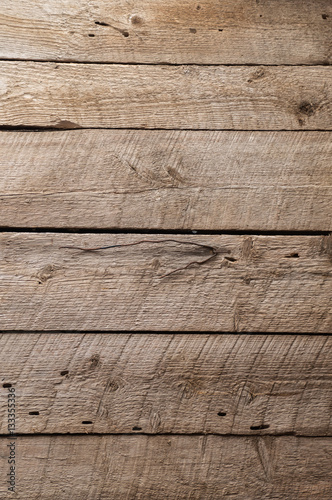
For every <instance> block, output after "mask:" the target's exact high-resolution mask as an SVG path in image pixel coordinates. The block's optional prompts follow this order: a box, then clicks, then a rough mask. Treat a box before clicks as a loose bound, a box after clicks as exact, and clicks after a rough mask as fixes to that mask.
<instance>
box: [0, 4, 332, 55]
mask: <svg viewBox="0 0 332 500" xmlns="http://www.w3.org/2000/svg"><path fill="white" fill-rule="evenodd" d="M331 19H332V8H331V2H330V1H329V0H306V1H303V0H292V1H291V2H289V1H287V0H278V1H277V2H275V1H274V0H267V1H266V0H264V1H263V2H258V1H256V0H225V1H223V2H220V1H218V0H199V1H196V2H193V1H190V0H181V2H179V1H178V0H169V1H167V2H164V1H163V0H138V1H135V2H125V1H124V0H117V1H112V3H111V4H110V3H109V2H108V1H107V0H62V1H61V2H45V0H34V1H33V2H22V1H20V0H2V2H1V15H0V26H1V30H0V47H1V49H0V57H2V58H9V59H10V58H19V59H37V60H59V61H66V60H67V61H68V60H71V61H85V62H94V61H95V62H98V61H99V62H120V63H126V62H137V63H161V62H168V63H176V64H177V63H181V64H182V63H200V64H250V63H251V64H329V63H331V37H332V30H331Z"/></svg>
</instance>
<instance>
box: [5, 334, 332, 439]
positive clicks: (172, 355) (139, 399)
mask: <svg viewBox="0 0 332 500" xmlns="http://www.w3.org/2000/svg"><path fill="white" fill-rule="evenodd" d="M331 347H332V338H331V337H321V336H316V337H309V336H299V335H298V336H290V335H282V336H277V335H275V336H265V335H260V336H258V335H237V336H235V335H211V334H203V333H201V334H179V333H178V334H176V335H170V334H143V333H138V334H128V333H123V334H115V333H114V334H106V333H104V334H85V335H84V334H79V333H75V334H64V333H62V334H51V333H46V334H40V335H38V334H33V333H31V334H14V333H12V334H3V335H2V336H1V337H0V367H1V372H0V374H1V380H2V384H5V385H6V387H7V385H8V384H12V386H13V387H14V388H15V391H16V400H17V404H16V431H17V432H19V433H24V434H29V433H48V434H51V433H57V434H59V433H68V432H71V433H85V432H93V433H131V432H137V430H138V431H141V432H144V433H152V434H155V433H177V434H186V433H189V434H190V433H214V434H248V435H252V434H282V433H294V434H298V435H313V436H318V435H321V436H324V435H331V434H332V427H331V421H330V420H331V419H330V407H331V403H332V384H331V378H332V356H331V354H332V352H331V351H332V349H331ZM6 387H5V388H1V393H2V394H3V395H4V397H6V394H7V392H8V389H7V388H6ZM6 411H7V407H6V406H4V405H3V406H1V407H0V423H1V426H0V433H2V434H6V433H7V415H6ZM83 422H88V423H83ZM89 422H90V423H89ZM135 429H136V431H135Z"/></svg>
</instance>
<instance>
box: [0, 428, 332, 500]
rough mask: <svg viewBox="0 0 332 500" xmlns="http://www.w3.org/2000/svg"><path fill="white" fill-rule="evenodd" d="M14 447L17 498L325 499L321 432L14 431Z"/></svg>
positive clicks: (326, 450)
mask: <svg viewBox="0 0 332 500" xmlns="http://www.w3.org/2000/svg"><path fill="white" fill-rule="evenodd" d="M8 442H9V440H8V439H6V438H1V439H0V464H1V470H6V467H7V465H8V464H7V456H8V447H7V444H8ZM17 449H19V450H20V454H21V459H20V461H19V462H18V465H17V471H16V474H17V478H18V480H19V481H20V487H19V488H17V493H16V494H15V497H14V498H17V499H20V500H26V499H29V500H38V499H40V498H42V499H43V500H68V498H70V499H71V500H96V499H98V500H110V499H117V500H122V499H123V500H125V499H149V500H150V499H151V500H160V499H161V498H163V499H164V498H165V499H170V500H171V499H172V500H173V499H187V498H190V499H197V500H200V499H201V500H216V499H219V498H228V497H230V498H236V499H246V500H257V499H258V498H259V499H263V498H264V499H271V498H273V499H278V500H284V499H285V498H287V500H302V499H303V500H308V499H309V498H319V499H321V500H330V498H331V479H332V472H331V454H332V440H331V439H327V438H303V437H302V438H298V437H293V436H283V437H272V436H265V437H257V436H255V437H234V436H232V437H226V436H144V435H142V436H126V435H124V436H35V437H31V436H28V437H27V436H21V437H19V438H18V439H17ZM6 490H7V486H6V485H5V483H4V481H1V482H0V493H1V498H2V499H4V500H5V499H7V498H13V494H12V493H10V492H8V491H6Z"/></svg>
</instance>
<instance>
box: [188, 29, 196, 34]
mask: <svg viewBox="0 0 332 500" xmlns="http://www.w3.org/2000/svg"><path fill="white" fill-rule="evenodd" d="M189 31H190V33H197V30H196V29H195V28H189Z"/></svg>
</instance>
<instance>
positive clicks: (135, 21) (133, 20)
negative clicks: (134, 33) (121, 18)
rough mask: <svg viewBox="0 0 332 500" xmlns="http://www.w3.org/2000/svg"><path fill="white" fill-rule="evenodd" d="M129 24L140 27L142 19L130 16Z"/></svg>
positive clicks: (135, 15)
mask: <svg viewBox="0 0 332 500" xmlns="http://www.w3.org/2000/svg"><path fill="white" fill-rule="evenodd" d="M130 22H131V24H133V25H134V26H140V25H141V24H143V19H142V18H141V17H139V16H138V15H137V14H134V15H132V16H130Z"/></svg>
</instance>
